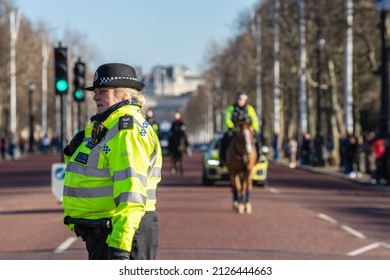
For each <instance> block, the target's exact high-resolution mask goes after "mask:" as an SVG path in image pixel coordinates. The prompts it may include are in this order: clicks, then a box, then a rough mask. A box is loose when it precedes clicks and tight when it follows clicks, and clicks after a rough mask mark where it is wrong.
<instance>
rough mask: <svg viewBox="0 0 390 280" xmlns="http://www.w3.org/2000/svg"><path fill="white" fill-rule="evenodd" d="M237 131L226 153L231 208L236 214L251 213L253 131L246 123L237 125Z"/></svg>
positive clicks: (253, 153) (254, 160)
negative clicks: (230, 188)
mask: <svg viewBox="0 0 390 280" xmlns="http://www.w3.org/2000/svg"><path fill="white" fill-rule="evenodd" d="M238 127H239V131H238V132H237V133H236V134H235V135H234V136H233V139H232V141H231V143H230V144H229V147H228V148H227V151H226V162H225V165H226V167H227V169H228V171H229V178H230V182H231V184H232V192H233V207H234V209H235V210H237V211H238V213H240V214H243V213H244V212H246V213H248V214H250V213H252V205H251V203H250V194H251V191H252V184H253V183H252V174H251V173H252V172H251V171H252V169H253V167H254V166H255V165H256V163H257V150H256V147H255V142H254V131H253V129H252V127H251V125H250V123H247V122H241V123H239V125H238Z"/></svg>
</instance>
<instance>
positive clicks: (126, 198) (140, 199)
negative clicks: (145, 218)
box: [115, 192, 146, 206]
mask: <svg viewBox="0 0 390 280" xmlns="http://www.w3.org/2000/svg"><path fill="white" fill-rule="evenodd" d="M121 202H135V203H140V204H143V205H145V204H146V197H145V196H143V195H142V194H139V193H133V192H126V193H121V194H120V195H119V196H117V197H116V198H115V204H116V206H118V204H119V203H121Z"/></svg>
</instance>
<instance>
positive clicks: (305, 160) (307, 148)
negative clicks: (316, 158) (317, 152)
mask: <svg viewBox="0 0 390 280" xmlns="http://www.w3.org/2000/svg"><path fill="white" fill-rule="evenodd" d="M311 146H312V143H311V135H310V133H307V132H306V133H305V134H304V135H303V140H302V149H301V165H309V164H310V154H311Z"/></svg>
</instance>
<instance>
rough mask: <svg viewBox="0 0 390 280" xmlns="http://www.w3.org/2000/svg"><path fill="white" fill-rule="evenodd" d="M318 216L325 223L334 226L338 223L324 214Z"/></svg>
mask: <svg viewBox="0 0 390 280" xmlns="http://www.w3.org/2000/svg"><path fill="white" fill-rule="evenodd" d="M317 216H318V217H319V218H321V219H323V220H325V221H328V222H331V223H332V224H337V223H338V222H337V220H336V219H333V218H332V217H330V216H328V215H325V214H323V213H319V214H318V215H317Z"/></svg>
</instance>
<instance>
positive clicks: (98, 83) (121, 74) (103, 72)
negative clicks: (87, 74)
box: [85, 63, 145, 91]
mask: <svg viewBox="0 0 390 280" xmlns="http://www.w3.org/2000/svg"><path fill="white" fill-rule="evenodd" d="M144 86H145V85H144V84H143V83H141V82H140V81H138V80H137V75H136V73H135V70H134V68H133V67H131V66H129V65H127V64H123V63H107V64H103V65H101V66H99V68H98V69H97V70H96V72H95V76H94V78H93V85H92V86H90V87H86V88H85V89H86V90H90V91H93V90H94V89H95V88H102V87H124V88H134V89H137V90H142V89H143V88H144Z"/></svg>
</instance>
